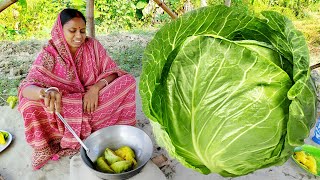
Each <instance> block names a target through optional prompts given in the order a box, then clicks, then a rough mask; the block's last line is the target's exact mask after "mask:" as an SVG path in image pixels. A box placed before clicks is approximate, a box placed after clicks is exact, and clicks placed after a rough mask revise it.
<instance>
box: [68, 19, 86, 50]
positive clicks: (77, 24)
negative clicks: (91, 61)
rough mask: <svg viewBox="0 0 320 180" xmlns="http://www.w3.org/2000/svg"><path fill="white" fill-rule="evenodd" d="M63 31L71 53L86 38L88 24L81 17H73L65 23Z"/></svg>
mask: <svg viewBox="0 0 320 180" xmlns="http://www.w3.org/2000/svg"><path fill="white" fill-rule="evenodd" d="M63 33H64V37H65V38H66V41H67V43H68V46H69V49H70V51H71V53H75V52H76V50H77V49H78V48H79V47H80V46H81V44H82V43H84V41H85V39H86V24H85V22H84V20H83V19H82V18H80V17H75V18H72V19H71V20H69V21H68V22H66V23H65V24H64V25H63Z"/></svg>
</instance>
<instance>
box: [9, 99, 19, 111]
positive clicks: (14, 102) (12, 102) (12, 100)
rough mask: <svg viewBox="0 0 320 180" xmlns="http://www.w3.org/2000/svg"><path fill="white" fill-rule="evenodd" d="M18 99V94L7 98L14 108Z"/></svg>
mask: <svg viewBox="0 0 320 180" xmlns="http://www.w3.org/2000/svg"><path fill="white" fill-rule="evenodd" d="M17 101H18V97H17V96H9V97H8V98H7V103H8V104H9V106H10V108H11V109H13V108H14V107H15V106H16V104H17Z"/></svg>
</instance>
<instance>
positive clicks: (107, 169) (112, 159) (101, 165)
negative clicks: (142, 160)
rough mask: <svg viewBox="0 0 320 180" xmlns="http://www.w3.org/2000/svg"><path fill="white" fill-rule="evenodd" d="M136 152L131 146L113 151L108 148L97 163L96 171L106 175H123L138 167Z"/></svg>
mask: <svg viewBox="0 0 320 180" xmlns="http://www.w3.org/2000/svg"><path fill="white" fill-rule="evenodd" d="M135 158H136V155H135V153H134V151H133V150H132V149H131V148H130V147H129V146H122V147H120V148H119V149H117V150H115V151H113V150H112V149H110V148H106V149H105V151H104V153H103V155H102V156H100V157H98V159H97V161H96V162H95V164H96V167H95V169H96V170H98V171H100V172H104V173H122V172H126V171H130V170H132V169H133V168H135V167H136V166H137V160H136V159H135Z"/></svg>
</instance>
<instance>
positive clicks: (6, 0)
mask: <svg viewBox="0 0 320 180" xmlns="http://www.w3.org/2000/svg"><path fill="white" fill-rule="evenodd" d="M17 1H18V0H2V1H1V2H0V13H1V12H2V11H3V10H5V9H6V8H7V7H9V6H10V5H11V4H13V3H15V2H17Z"/></svg>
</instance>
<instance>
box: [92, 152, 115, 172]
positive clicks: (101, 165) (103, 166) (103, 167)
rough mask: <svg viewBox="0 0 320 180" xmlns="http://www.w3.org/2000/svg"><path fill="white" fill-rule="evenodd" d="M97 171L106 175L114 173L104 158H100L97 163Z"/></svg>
mask: <svg viewBox="0 0 320 180" xmlns="http://www.w3.org/2000/svg"><path fill="white" fill-rule="evenodd" d="M96 169H97V170H98V171H101V172H104V173H114V171H113V170H112V169H111V168H110V166H109V165H108V163H107V162H106V160H105V159H104V157H103V156H101V157H99V158H98V159H97V162H96Z"/></svg>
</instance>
